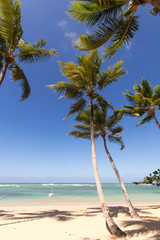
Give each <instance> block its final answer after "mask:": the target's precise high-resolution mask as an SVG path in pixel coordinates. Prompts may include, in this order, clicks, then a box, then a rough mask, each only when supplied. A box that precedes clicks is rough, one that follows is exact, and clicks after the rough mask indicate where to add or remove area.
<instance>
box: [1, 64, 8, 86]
mask: <svg viewBox="0 0 160 240" xmlns="http://www.w3.org/2000/svg"><path fill="white" fill-rule="evenodd" d="M7 68H8V63H5V64H4V65H3V67H2V71H1V73H0V85H1V84H2V82H3V79H4V76H5V74H6V71H7Z"/></svg>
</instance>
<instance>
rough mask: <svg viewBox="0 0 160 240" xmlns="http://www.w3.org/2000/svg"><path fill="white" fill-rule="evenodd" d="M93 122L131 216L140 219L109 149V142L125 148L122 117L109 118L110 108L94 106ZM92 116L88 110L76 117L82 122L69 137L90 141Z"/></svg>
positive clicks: (116, 115)
mask: <svg viewBox="0 0 160 240" xmlns="http://www.w3.org/2000/svg"><path fill="white" fill-rule="evenodd" d="M93 111H94V112H93V121H94V136H95V138H97V137H99V136H101V137H102V139H103V142H104V148H105V151H106V153H107V156H108V158H109V160H110V163H111V165H112V167H113V169H114V171H115V174H116V176H117V178H118V180H119V182H120V184H121V187H122V190H123V193H124V196H125V199H126V202H127V204H128V207H129V211H130V215H131V217H133V218H138V217H139V216H138V214H137V213H136V211H135V209H134V207H133V205H132V203H131V201H130V199H129V197H128V194H127V191H126V188H125V185H124V183H123V180H122V178H121V176H120V174H119V172H118V169H117V167H116V165H115V163H114V161H113V159H112V157H111V154H110V152H109V150H108V147H107V141H106V138H107V140H108V141H110V142H114V143H118V144H120V145H121V150H122V149H123V148H124V144H123V141H122V137H120V136H119V135H120V134H121V132H122V131H123V127H122V126H120V125H118V123H119V121H120V120H121V117H119V114H118V112H117V113H115V114H114V115H113V116H110V117H109V116H108V107H107V106H106V105H101V107H99V106H98V105H94V110H93ZM90 115H91V111H90V109H86V110H85V111H84V112H82V113H79V115H78V116H77V117H76V120H77V121H78V122H80V124H76V125H73V127H74V128H75V130H73V131H71V132H70V133H69V134H68V136H74V137H76V138H87V139H90Z"/></svg>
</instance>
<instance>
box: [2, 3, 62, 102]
mask: <svg viewBox="0 0 160 240" xmlns="http://www.w3.org/2000/svg"><path fill="white" fill-rule="evenodd" d="M21 14H22V13H21V4H20V1H19V0H15V1H13V0H7V1H6V0H0V70H1V73H0V85H1V84H2V82H3V80H4V77H5V74H6V71H7V69H9V70H10V72H11V74H12V76H11V78H12V80H13V81H15V82H18V83H19V85H20V87H21V88H22V96H21V100H24V99H26V98H27V97H28V96H29V94H30V86H29V83H28V80H27V78H26V76H25V74H24V72H23V70H22V69H21V68H20V67H19V64H18V63H17V61H16V60H15V59H16V58H18V60H19V61H20V62H24V63H35V62H37V61H41V60H48V59H49V58H50V57H51V55H58V54H57V52H56V51H55V50H54V49H50V50H46V49H45V48H44V47H45V44H46V41H45V40H44V39H43V38H42V39H39V40H38V41H37V42H35V43H34V44H33V45H32V44H31V43H29V42H25V41H24V40H23V39H22V35H23V28H22V25H21Z"/></svg>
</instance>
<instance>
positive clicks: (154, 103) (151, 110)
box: [122, 78, 160, 129]
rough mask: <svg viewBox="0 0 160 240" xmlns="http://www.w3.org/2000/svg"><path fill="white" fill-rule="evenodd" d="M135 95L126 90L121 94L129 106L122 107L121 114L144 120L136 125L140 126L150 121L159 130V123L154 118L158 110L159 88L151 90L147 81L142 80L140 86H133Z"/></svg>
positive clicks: (159, 102)
mask: <svg viewBox="0 0 160 240" xmlns="http://www.w3.org/2000/svg"><path fill="white" fill-rule="evenodd" d="M134 90H135V93H132V92H131V91H129V90H127V92H128V93H123V94H124V95H125V97H126V98H127V99H128V101H129V102H130V103H131V105H124V106H123V107H124V108H125V109H123V110H122V114H127V115H130V116H136V117H137V118H139V117H142V116H144V118H143V119H142V120H141V121H140V122H139V123H138V124H137V125H136V126H139V125H142V124H144V123H148V122H150V121H151V120H152V119H153V120H154V121H155V123H156V124H157V126H158V128H159V129H160V123H159V122H158V120H157V118H156V111H157V110H160V86H156V87H155V88H152V87H151V85H150V84H149V82H148V80H147V79H143V78H142V84H141V85H139V84H138V83H136V85H135V86H134Z"/></svg>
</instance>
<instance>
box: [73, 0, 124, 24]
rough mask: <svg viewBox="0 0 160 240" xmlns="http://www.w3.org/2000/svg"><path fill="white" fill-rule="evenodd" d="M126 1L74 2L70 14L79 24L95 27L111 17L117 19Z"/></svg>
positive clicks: (95, 0) (96, 0)
mask: <svg viewBox="0 0 160 240" xmlns="http://www.w3.org/2000/svg"><path fill="white" fill-rule="evenodd" d="M125 4H126V1H113V0H111V1H105V0H101V1H99V0H94V1H93V0H91V1H89V0H86V1H84V0H82V1H72V2H71V4H70V10H69V11H68V13H69V14H70V15H71V17H72V18H74V19H75V20H77V21H78V22H82V23H87V25H90V26H94V25H96V24H97V23H99V22H102V21H103V20H106V19H108V18H109V17H111V16H112V17H115V16H116V15H117V14H119V13H120V12H122V7H123V6H124V5H125Z"/></svg>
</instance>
